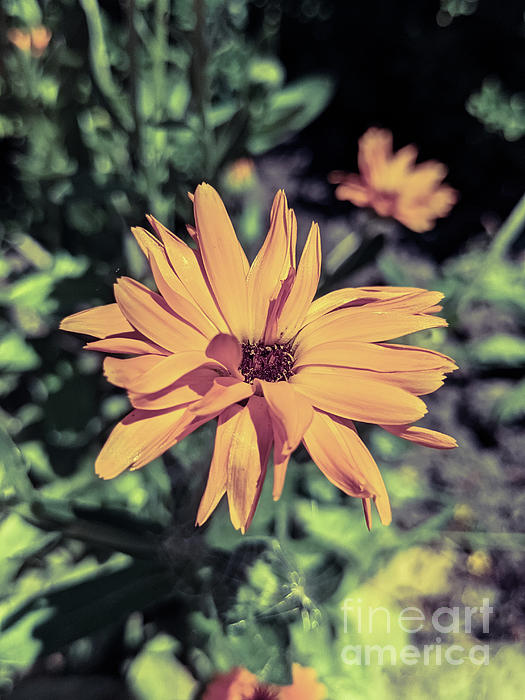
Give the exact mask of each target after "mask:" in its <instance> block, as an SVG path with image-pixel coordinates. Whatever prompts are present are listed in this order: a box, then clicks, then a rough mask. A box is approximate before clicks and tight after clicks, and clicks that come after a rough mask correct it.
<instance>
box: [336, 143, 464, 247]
mask: <svg viewBox="0 0 525 700" xmlns="http://www.w3.org/2000/svg"><path fill="white" fill-rule="evenodd" d="M416 158H417V149H416V147H415V146H413V145H410V146H405V147H404V148H402V149H401V150H400V151H397V153H395V154H394V152H393V150H392V134H391V133H390V131H387V130H386V129H368V131H366V133H365V134H364V135H363V136H361V138H360V139H359V155H358V163H359V172H360V174H359V175H353V174H347V173H343V172H340V171H334V172H332V173H330V175H329V180H330V182H332V183H334V184H338V185H339V187H337V189H336V191H335V196H336V197H337V199H344V200H349V201H350V202H352V203H353V204H355V205H356V206H358V207H372V208H373V209H374V210H375V211H376V212H377V213H378V214H379V215H380V216H391V217H393V218H394V219H397V220H398V221H400V222H401V223H402V224H404V225H405V226H406V227H407V228H409V229H412V231H416V232H417V233H422V232H424V231H430V229H432V228H434V226H435V223H436V219H437V218H439V217H443V216H446V215H447V214H448V213H449V211H450V210H451V208H452V207H453V206H454V204H455V203H456V201H457V198H458V195H457V192H456V190H454V189H452V187H449V186H448V185H443V184H441V183H442V181H443V180H444V179H445V177H446V175H447V169H446V167H445V166H444V165H443V164H442V163H438V162H437V161H435V160H429V161H426V162H425V163H420V164H419V165H415V161H416Z"/></svg>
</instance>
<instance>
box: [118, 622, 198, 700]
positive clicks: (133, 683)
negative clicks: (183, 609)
mask: <svg viewBox="0 0 525 700" xmlns="http://www.w3.org/2000/svg"><path fill="white" fill-rule="evenodd" d="M177 647H178V643H177V641H176V640H175V639H174V638H173V637H170V636H169V635H167V634H158V635H157V636H156V637H154V638H153V639H152V640H151V641H150V642H148V643H147V644H146V646H145V647H144V649H143V650H142V651H141V653H140V654H139V655H138V656H137V657H136V658H135V659H134V660H133V661H132V663H131V665H130V667H129V670H128V674H127V680H128V684H129V685H130V687H131V689H132V691H133V695H134V697H136V698H137V700H173V698H175V697H176V698H177V700H191V699H192V698H193V697H194V694H195V690H196V688H197V681H196V680H195V679H194V678H193V676H192V675H191V673H190V672H189V671H188V669H187V668H186V667H185V666H183V665H182V664H181V663H180V661H178V659H177V658H176V656H175V652H176V650H177Z"/></svg>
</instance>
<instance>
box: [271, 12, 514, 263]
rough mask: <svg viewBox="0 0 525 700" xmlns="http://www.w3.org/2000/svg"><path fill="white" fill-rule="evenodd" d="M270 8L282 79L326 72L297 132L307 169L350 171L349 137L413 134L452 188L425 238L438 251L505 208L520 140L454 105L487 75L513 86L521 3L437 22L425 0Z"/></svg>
mask: <svg viewBox="0 0 525 700" xmlns="http://www.w3.org/2000/svg"><path fill="white" fill-rule="evenodd" d="M280 4H281V3H275V5H276V7H277V6H279V5H280ZM282 8H283V13H282V20H281V22H282V24H281V35H280V44H279V54H280V58H281V59H282V61H283V62H284V64H285V67H286V69H287V72H288V78H289V79H293V78H296V77H297V76H300V75H302V74H304V73H307V72H312V71H319V72H322V73H328V74H330V75H332V76H334V78H335V79H336V80H337V88H336V93H335V97H334V99H333V100H332V102H331V103H330V105H329V106H328V108H327V109H326V110H325V111H324V113H323V114H322V115H321V117H320V118H319V119H317V120H316V121H315V122H314V123H313V124H312V125H310V126H309V127H307V128H306V129H305V130H304V131H303V132H302V133H301V134H300V136H299V139H300V142H301V143H304V144H306V145H307V146H309V147H310V149H311V152H312V157H313V158H312V162H311V170H312V172H313V173H315V174H317V175H318V176H319V177H320V178H323V177H325V176H326V173H328V172H329V171H330V170H333V169H342V170H347V171H353V172H355V171H356V167H357V139H358V138H359V136H360V135H361V134H363V133H364V131H366V129H367V128H368V127H369V126H372V125H375V126H380V127H384V128H388V129H390V130H391V131H392V133H393V134H394V148H395V149H398V148H401V147H402V146H404V145H406V144H407V143H415V144H416V145H417V146H418V149H419V152H420V160H427V159H436V160H440V161H442V162H444V163H445V164H446V165H447V167H448V168H449V176H448V179H447V181H448V182H449V183H450V184H451V185H452V186H454V187H455V188H457V189H458V190H459V192H460V201H459V203H458V205H457V206H456V208H455V212H454V217H453V218H448V219H445V220H444V221H443V222H441V223H440V226H439V235H438V234H436V233H434V234H433V233H432V232H430V233H429V234H427V235H426V236H425V245H427V246H429V247H430V248H431V252H432V253H433V255H434V256H436V258H437V259H438V260H441V259H443V258H444V257H447V256H449V255H452V254H453V253H455V252H457V251H458V250H460V249H462V247H463V245H464V243H465V242H466V240H468V239H469V238H470V237H471V236H473V235H476V234H477V233H478V232H479V231H480V230H481V229H482V226H481V223H480V218H481V217H480V215H481V216H483V215H488V216H489V218H490V217H497V219H498V220H502V219H504V218H505V217H506V216H507V215H508V213H509V211H510V210H511V209H512V207H513V206H514V205H515V203H516V202H517V200H518V199H519V197H520V196H521V194H522V191H523V183H524V181H525V139H523V138H522V139H521V140H518V141H516V142H509V141H506V140H505V139H504V138H503V137H502V136H501V135H500V134H497V133H489V132H488V131H487V130H486V128H485V127H484V125H483V124H481V123H480V122H479V121H478V120H477V119H476V118H475V117H473V116H471V115H470V114H469V113H468V112H467V110H466V109H465V103H466V102H467V100H468V98H469V97H470V95H471V94H472V93H473V92H476V91H478V90H479V89H480V87H481V85H482V83H483V81H484V80H485V79H486V78H489V77H495V78H498V79H499V80H500V81H501V83H502V85H503V87H504V88H505V90H506V91H508V92H509V93H515V92H521V91H523V89H524V84H523V76H524V75H525V36H524V27H525V25H524V22H523V3H522V2H519V1H518V0H509V1H508V2H505V4H504V6H503V5H502V4H501V3H500V2H498V1H497V0H480V2H479V3H478V4H477V7H476V10H475V12H474V13H473V14H471V15H468V16H465V15H464V16H458V17H455V18H454V19H451V20H450V24H448V26H440V25H439V24H438V17H437V16H438V13H439V11H440V4H439V2H434V1H433V0H430V1H429V0H425V1H424V2H413V1H411V0H409V1H407V0H400V1H399V2H392V1H390V2H385V1H384V0H370V2H360V3H358V2H330V1H329V2H315V1H313V0H312V1H311V2H288V3H284V4H283V5H282ZM308 8H310V10H309V11H310V13H311V15H312V16H311V18H308V17H307V16H306V15H305V10H306V11H308ZM441 21H442V20H441ZM332 206H333V204H332ZM340 206H344V205H340Z"/></svg>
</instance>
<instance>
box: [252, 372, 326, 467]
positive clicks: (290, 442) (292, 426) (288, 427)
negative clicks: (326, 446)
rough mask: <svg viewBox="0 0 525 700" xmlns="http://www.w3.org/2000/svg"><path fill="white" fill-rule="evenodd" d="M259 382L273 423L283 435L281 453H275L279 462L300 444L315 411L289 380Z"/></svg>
mask: <svg viewBox="0 0 525 700" xmlns="http://www.w3.org/2000/svg"><path fill="white" fill-rule="evenodd" d="M259 382H260V384H261V387H262V390H263V393H264V398H265V399H266V401H267V402H268V406H269V408H270V415H271V418H272V423H273V424H274V425H276V426H277V431H278V432H279V434H280V435H281V436H282V437H283V442H282V445H281V446H280V447H281V454H278V453H276V454H275V461H276V462H277V463H279V462H281V461H282V459H283V458H284V457H285V456H287V455H290V454H291V453H292V452H293V451H294V450H295V448H296V447H297V446H298V445H299V443H300V442H301V440H302V439H303V435H304V432H305V430H306V429H307V428H308V426H309V425H310V423H311V422H312V419H313V416H314V412H313V408H312V404H311V403H310V402H309V401H308V400H307V399H306V398H305V397H304V396H303V395H302V394H300V393H298V392H297V391H295V389H294V387H293V386H292V385H291V384H289V383H288V382H265V381H262V380H259ZM274 434H275V430H274Z"/></svg>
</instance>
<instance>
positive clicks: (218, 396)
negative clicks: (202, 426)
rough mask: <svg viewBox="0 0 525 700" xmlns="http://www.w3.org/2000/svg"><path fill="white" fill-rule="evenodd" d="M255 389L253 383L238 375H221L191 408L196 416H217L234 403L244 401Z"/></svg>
mask: <svg viewBox="0 0 525 700" xmlns="http://www.w3.org/2000/svg"><path fill="white" fill-rule="evenodd" d="M254 391H255V387H254V385H253V384H247V383H246V382H243V381H242V380H240V379H237V378H236V377H219V378H218V379H216V380H215V381H214V382H213V386H212V388H211V389H210V390H209V391H208V393H207V394H206V395H205V396H204V397H203V398H202V399H201V400H200V401H197V402H196V403H194V404H193V405H192V406H190V408H189V410H190V411H191V412H192V413H193V414H194V415H196V416H208V415H209V416H214V415H215V416H216V415H217V414H218V413H220V412H221V411H223V410H224V409H225V408H227V407H228V406H231V405H232V404H233V403H237V402H239V401H243V400H244V399H247V398H248V397H249V396H251V395H252V394H253V393H254Z"/></svg>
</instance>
